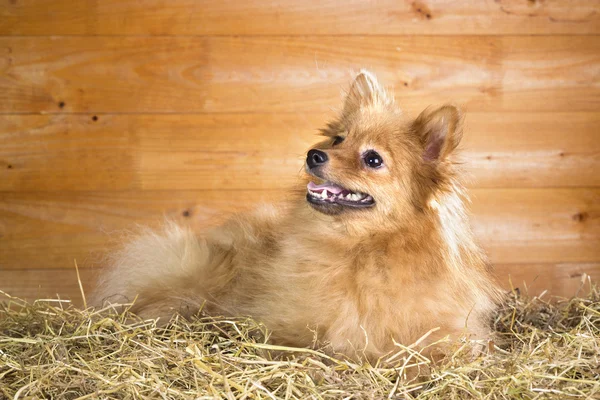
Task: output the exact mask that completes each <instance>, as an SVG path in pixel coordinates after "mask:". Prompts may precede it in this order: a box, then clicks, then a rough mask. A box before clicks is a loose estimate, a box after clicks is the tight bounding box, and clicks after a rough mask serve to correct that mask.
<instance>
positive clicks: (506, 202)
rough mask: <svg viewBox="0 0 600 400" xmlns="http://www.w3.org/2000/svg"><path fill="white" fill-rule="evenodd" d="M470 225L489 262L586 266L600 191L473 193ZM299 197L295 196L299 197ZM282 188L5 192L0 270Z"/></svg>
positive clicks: (232, 206) (57, 264) (280, 195)
mask: <svg viewBox="0 0 600 400" xmlns="http://www.w3.org/2000/svg"><path fill="white" fill-rule="evenodd" d="M471 194H472V198H473V204H472V210H473V213H474V217H473V227H474V230H475V233H476V235H477V236H478V238H479V239H480V241H481V243H482V245H483V246H484V248H485V249H486V250H487V251H488V252H489V255H490V257H491V260H492V262H494V263H499V264H504V263H589V262H596V261H597V260H598V259H599V258H600V218H599V216H600V189H582V188H574V189H476V190H472V191H471ZM294 196H297V197H294ZM303 197H304V194H303V191H300V192H298V194H297V195H294V194H293V193H289V192H285V191H264V190H263V191H242V190H238V191H236V190H217V191H144V192H114V193H108V192H52V193H44V192H38V193H9V192H3V193H0V269H28V268H37V269H40V268H64V267H65V266H70V265H72V263H73V259H76V260H77V261H78V263H79V265H80V266H81V267H82V268H86V267H90V266H93V265H98V264H101V260H102V255H103V254H104V253H105V252H106V251H109V250H110V249H111V247H112V245H114V244H118V243H119V241H120V240H121V233H120V230H129V229H132V228H134V227H135V224H136V223H143V224H150V225H157V224H158V223H160V222H161V217H162V216H166V217H168V218H172V219H175V220H177V221H179V222H181V223H184V224H189V225H190V226H192V227H193V228H194V229H196V230H198V231H201V230H202V229H205V228H206V227H210V226H214V225H216V224H218V223H221V222H222V221H223V220H224V219H225V218H226V217H227V216H228V215H230V214H231V213H233V212H236V211H243V210H247V209H249V208H251V207H252V206H253V205H255V204H256V203H258V202H277V201H279V200H284V199H294V198H300V199H301V200H300V201H302V198H303Z"/></svg>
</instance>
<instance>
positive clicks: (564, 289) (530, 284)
mask: <svg viewBox="0 0 600 400" xmlns="http://www.w3.org/2000/svg"><path fill="white" fill-rule="evenodd" d="M494 274H495V275H496V278H497V280H498V283H500V284H501V285H502V287H503V288H505V289H507V290H511V289H516V288H518V289H519V290H520V291H521V293H524V294H528V295H529V296H539V295H541V294H542V293H544V292H546V296H545V297H544V298H545V299H548V295H553V296H561V297H572V296H576V295H577V294H579V295H583V294H585V293H587V292H588V290H589V289H590V286H589V284H590V281H591V282H592V283H593V284H596V285H600V263H584V264H498V265H495V266H494ZM588 277H589V280H588Z"/></svg>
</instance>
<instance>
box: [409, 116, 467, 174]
mask: <svg viewBox="0 0 600 400" xmlns="http://www.w3.org/2000/svg"><path fill="white" fill-rule="evenodd" d="M413 127H414V129H415V131H416V132H417V134H419V136H420V138H421V143H422V144H423V159H424V160H425V161H428V162H431V161H439V160H444V159H445V158H446V157H447V156H448V155H449V154H450V153H452V151H453V150H454V149H456V147H457V146H458V144H459V143H460V139H461V138H462V115H461V113H460V111H459V110H458V109H457V108H456V107H454V106H452V105H445V106H442V107H440V108H438V109H435V110H431V109H426V110H425V111H423V112H422V113H421V114H420V115H419V116H418V117H417V119H416V120H415V122H414V123H413Z"/></svg>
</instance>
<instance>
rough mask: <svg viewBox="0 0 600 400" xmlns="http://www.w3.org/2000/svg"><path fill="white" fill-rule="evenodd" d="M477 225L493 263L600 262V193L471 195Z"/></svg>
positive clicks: (517, 191) (494, 192)
mask: <svg viewBox="0 0 600 400" xmlns="http://www.w3.org/2000/svg"><path fill="white" fill-rule="evenodd" d="M470 193H471V196H472V200H473V204H472V212H473V218H472V224H473V228H474V231H475V234H476V236H477V237H479V238H480V240H481V243H482V245H483V247H484V248H485V249H486V250H487V251H488V253H489V255H490V258H491V260H492V262H494V263H563V262H582V263H583V262H596V261H598V260H600V223H599V222H600V218H599V216H600V190H598V189H587V188H576V189H537V190H536V189H480V190H471V191H470Z"/></svg>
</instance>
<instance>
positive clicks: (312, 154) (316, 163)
mask: <svg viewBox="0 0 600 400" xmlns="http://www.w3.org/2000/svg"><path fill="white" fill-rule="evenodd" d="M327 160H329V158H328V157H327V153H325V152H324V151H321V150H315V149H312V150H310V151H309V152H308V155H307V156H306V164H307V165H308V168H315V167H320V166H321V165H323V164H325V163H326V162H327Z"/></svg>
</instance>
